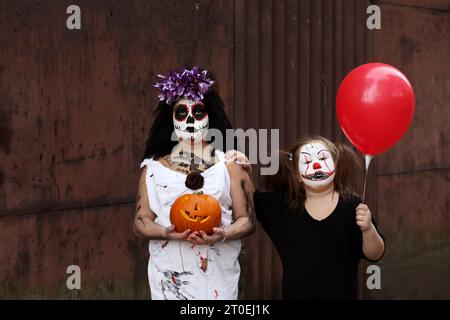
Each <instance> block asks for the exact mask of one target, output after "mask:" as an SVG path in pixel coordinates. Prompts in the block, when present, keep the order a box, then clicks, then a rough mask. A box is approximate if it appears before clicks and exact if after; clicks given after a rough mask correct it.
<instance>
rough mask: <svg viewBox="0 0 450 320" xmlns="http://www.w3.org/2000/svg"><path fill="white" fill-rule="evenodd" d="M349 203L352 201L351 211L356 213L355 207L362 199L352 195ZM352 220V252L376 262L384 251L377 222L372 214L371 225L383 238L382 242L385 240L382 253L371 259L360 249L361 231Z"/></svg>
mask: <svg viewBox="0 0 450 320" xmlns="http://www.w3.org/2000/svg"><path fill="white" fill-rule="evenodd" d="M351 203H352V205H351V207H352V208H353V212H354V214H355V215H356V207H357V206H358V205H359V204H360V203H362V200H361V198H359V197H356V196H354V197H352V198H351ZM372 214H373V213H372ZM353 222H354V227H353V247H354V252H357V255H358V257H359V258H363V259H366V260H367V261H369V262H377V261H379V260H380V259H381V258H383V256H384V253H385V251H386V242H385V241H384V236H383V234H382V233H381V232H380V230H379V229H378V226H377V223H376V221H375V219H374V217H373V215H372V223H373V225H374V227H375V230H377V232H378V234H379V235H380V237H381V239H383V242H385V244H384V251H383V254H382V255H381V257H380V258H378V259H377V260H371V259H369V258H367V257H366V256H365V255H364V252H363V249H362V243H363V241H362V231H361V229H360V228H359V226H358V225H357V224H356V222H355V221H353Z"/></svg>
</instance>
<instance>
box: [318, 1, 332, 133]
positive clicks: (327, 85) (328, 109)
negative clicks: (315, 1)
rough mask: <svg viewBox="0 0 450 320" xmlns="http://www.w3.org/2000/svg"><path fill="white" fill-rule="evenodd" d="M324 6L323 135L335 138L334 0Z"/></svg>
mask: <svg viewBox="0 0 450 320" xmlns="http://www.w3.org/2000/svg"><path fill="white" fill-rule="evenodd" d="M329 2H330V3H326V4H324V5H323V6H322V37H323V44H322V123H321V128H322V131H321V132H322V135H323V136H325V137H326V138H328V139H333V138H334V135H333V121H334V120H335V117H334V113H335V109H334V92H333V90H334V77H333V63H334V59H333V57H334V54H335V51H334V50H333V49H334V43H333V9H334V4H333V2H334V1H329Z"/></svg>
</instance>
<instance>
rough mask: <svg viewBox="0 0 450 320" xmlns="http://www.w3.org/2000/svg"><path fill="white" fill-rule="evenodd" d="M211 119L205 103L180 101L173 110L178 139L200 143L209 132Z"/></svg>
mask: <svg viewBox="0 0 450 320" xmlns="http://www.w3.org/2000/svg"><path fill="white" fill-rule="evenodd" d="M208 126H209V118H208V113H207V112H206V107H205V105H204V104H203V103H201V102H198V103H196V102H195V101H193V100H188V99H180V100H179V101H178V102H177V103H176V105H175V107H174V109H173V127H174V129H175V133H176V135H177V137H178V139H181V140H184V141H190V142H194V143H197V142H200V141H202V139H203V138H204V137H206V134H207V132H208Z"/></svg>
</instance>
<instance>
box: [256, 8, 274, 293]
mask: <svg viewBox="0 0 450 320" xmlns="http://www.w3.org/2000/svg"><path fill="white" fill-rule="evenodd" d="M272 5H273V3H272V0H261V1H260V65H261V73H260V105H259V110H260V112H259V121H260V123H259V127H260V128H267V129H270V128H271V127H272V118H271V116H272V109H273V108H274V106H273V105H272V90H273V89H272V88H273V86H272V79H273V76H272V15H273V13H272ZM260 239H261V241H262V242H261V244H262V246H260V250H261V251H260V254H261V257H260V260H259V263H260V265H261V268H260V277H259V278H260V280H259V282H260V284H261V285H260V289H261V293H260V294H259V297H261V298H263V299H270V298H271V287H272V272H271V270H272V256H273V254H274V247H273V245H272V243H271V241H270V239H269V238H268V237H265V238H264V237H263V238H260Z"/></svg>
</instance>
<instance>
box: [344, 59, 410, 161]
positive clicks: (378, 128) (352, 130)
mask: <svg viewBox="0 0 450 320" xmlns="http://www.w3.org/2000/svg"><path fill="white" fill-rule="evenodd" d="M414 103H415V102H414V91H413V89H412V87H411V84H410V83H409V81H408V79H407V78H406V77H405V75H404V74H403V73H401V72H400V71H399V70H397V69H396V68H394V67H392V66H390V65H387V64H383V63H367V64H363V65H361V66H359V67H357V68H355V69H353V70H352V71H351V72H350V73H349V74H348V75H347V76H346V77H345V78H344V80H343V81H342V83H341V85H340V86H339V89H338V92H337V98H336V112H337V116H338V120H339V125H340V126H341V128H342V131H344V134H345V135H346V136H347V138H348V139H349V140H350V142H351V143H352V144H353V145H354V146H355V147H356V148H357V149H358V150H360V151H361V152H363V153H364V154H367V155H377V154H380V153H383V152H384V151H386V150H387V149H389V148H391V147H392V146H394V145H395V144H396V143H397V142H398V141H399V140H400V139H401V138H402V137H403V135H404V134H405V133H406V131H407V130H408V128H409V126H410V124H411V121H412V118H413V115H414Z"/></svg>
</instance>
